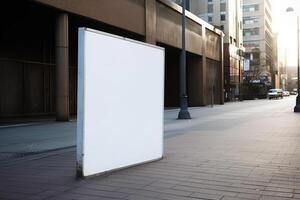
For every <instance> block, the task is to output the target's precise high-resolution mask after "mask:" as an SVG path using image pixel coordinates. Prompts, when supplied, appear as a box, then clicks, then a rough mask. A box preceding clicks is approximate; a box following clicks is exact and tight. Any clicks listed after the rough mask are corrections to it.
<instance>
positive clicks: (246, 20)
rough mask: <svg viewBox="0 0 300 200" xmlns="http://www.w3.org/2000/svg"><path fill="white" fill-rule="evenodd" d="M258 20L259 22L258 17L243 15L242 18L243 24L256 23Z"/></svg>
mask: <svg viewBox="0 0 300 200" xmlns="http://www.w3.org/2000/svg"><path fill="white" fill-rule="evenodd" d="M258 22H259V19H258V17H244V18H243V23H244V24H254V23H258Z"/></svg>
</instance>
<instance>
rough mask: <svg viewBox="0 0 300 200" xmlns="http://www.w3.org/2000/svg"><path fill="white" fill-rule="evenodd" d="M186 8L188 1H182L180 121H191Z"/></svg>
mask: <svg viewBox="0 0 300 200" xmlns="http://www.w3.org/2000/svg"><path fill="white" fill-rule="evenodd" d="M185 8H186V0H182V18H181V19H182V51H181V62H180V111H179V113H178V119H191V116H190V113H189V111H188V96H187V92H186V51H185Z"/></svg>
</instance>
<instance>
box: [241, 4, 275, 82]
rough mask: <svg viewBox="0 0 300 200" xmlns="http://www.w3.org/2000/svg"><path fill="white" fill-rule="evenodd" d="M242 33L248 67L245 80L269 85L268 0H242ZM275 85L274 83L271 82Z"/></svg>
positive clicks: (271, 53)
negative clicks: (248, 62) (248, 61)
mask: <svg viewBox="0 0 300 200" xmlns="http://www.w3.org/2000/svg"><path fill="white" fill-rule="evenodd" d="M243 26H244V28H243V35H244V46H245V49H246V53H245V59H248V60H250V69H249V70H247V71H245V72H244V73H245V74H244V76H245V80H246V81H248V82H249V81H252V82H253V81H255V82H260V83H262V84H265V85H267V86H268V87H271V82H274V81H275V80H272V76H273V79H274V75H273V64H274V63H273V33H272V7H271V4H270V1H269V0H244V1H243ZM272 84H273V86H275V83H272Z"/></svg>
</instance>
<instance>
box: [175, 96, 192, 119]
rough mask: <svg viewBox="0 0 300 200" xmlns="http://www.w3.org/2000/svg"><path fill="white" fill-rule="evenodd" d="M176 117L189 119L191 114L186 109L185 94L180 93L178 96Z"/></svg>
mask: <svg viewBox="0 0 300 200" xmlns="http://www.w3.org/2000/svg"><path fill="white" fill-rule="evenodd" d="M177 119H191V115H190V113H189V111H188V100H187V96H186V95H182V96H181V98H180V111H179V113H178V118H177Z"/></svg>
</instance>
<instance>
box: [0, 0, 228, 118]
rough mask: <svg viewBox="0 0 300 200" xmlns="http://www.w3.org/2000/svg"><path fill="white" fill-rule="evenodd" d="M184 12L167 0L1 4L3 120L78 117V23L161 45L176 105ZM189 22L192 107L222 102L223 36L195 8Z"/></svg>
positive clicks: (170, 100)
mask: <svg viewBox="0 0 300 200" xmlns="http://www.w3.org/2000/svg"><path fill="white" fill-rule="evenodd" d="M116 11H117V12H116ZM181 12H182V9H181V7H180V6H178V5H177V4H175V3H172V2H170V1H169V0H114V1H106V0H89V1H82V0H64V1H61V0H24V1H18V0H10V1H3V2H2V3H1V7H0V15H1V19H5V20H1V24H0V25H1V32H0V43H1V45H0V122H3V121H5V120H7V119H10V118H14V117H18V118H19V117H21V118H22V117H33V116H41V115H47V116H48V115H53V116H56V119H57V120H62V121H63V120H68V118H69V115H70V114H76V112H77V50H78V42H77V40H78V28H79V27H88V28H93V29H96V30H100V31H104V32H108V33H112V34H116V35H120V36H124V37H128V38H132V39H135V40H139V41H143V42H147V43H151V44H155V45H158V46H162V47H164V48H165V106H166V107H176V106H178V105H179V97H180V94H179V63H180V49H181ZM186 19H187V29H186V35H187V38H188V40H187V44H186V45H187V46H186V49H187V63H188V65H189V68H188V72H187V85H188V96H189V105H190V106H202V105H208V104H211V103H216V104H223V103H224V96H223V88H224V86H223V70H224V68H223V33H222V32H221V31H220V30H218V29H216V28H215V27H213V26H211V25H210V24H208V23H206V22H205V21H203V20H201V19H199V18H198V17H196V16H195V15H193V14H192V13H189V12H187V16H186ZM116 57H117V55H116ZM116 73H117V72H116ZM112 78H113V77H112ZM153 81H155V77H153ZM95 87H96V86H95ZM128 92H131V91H128ZM211 94H213V95H211ZM132 95H133V96H135V95H139V94H132ZM212 96H213V97H214V98H212ZM145 106H147V105H146V102H145Z"/></svg>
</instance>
